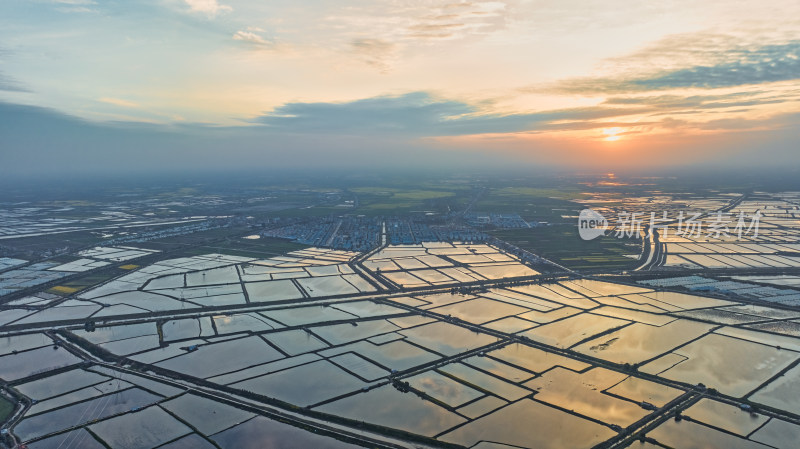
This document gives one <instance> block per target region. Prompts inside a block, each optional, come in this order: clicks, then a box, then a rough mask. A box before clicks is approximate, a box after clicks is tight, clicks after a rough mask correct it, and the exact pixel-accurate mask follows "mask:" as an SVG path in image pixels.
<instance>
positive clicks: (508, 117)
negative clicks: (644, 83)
mask: <svg viewBox="0 0 800 449" xmlns="http://www.w3.org/2000/svg"><path fill="white" fill-rule="evenodd" d="M651 111H653V109H652V108H641V107H632V108H608V107H586V108H571V109H560V110H551V111H542V112H533V113H524V114H487V113H483V112H481V111H480V110H479V109H478V108H476V107H475V106H473V105H470V104H468V103H464V102H460V101H455V100H446V99H438V98H435V97H433V96H431V95H430V94H428V93H426V92H412V93H408V94H405V95H399V96H381V97H373V98H367V99H362V100H356V101H351V102H344V103H288V104H285V105H283V106H280V107H278V108H276V109H274V110H273V111H271V112H270V113H268V114H266V115H263V116H261V117H258V118H256V119H255V120H254V121H255V122H256V123H261V124H263V125H265V126H267V127H269V128H270V129H273V130H276V131H282V132H290V133H329V134H363V135H378V134H381V135H395V136H411V137H424V136H453V135H469V134H485V133H515V132H528V131H536V130H546V129H554V128H556V127H557V128H566V127H567V126H565V125H564V124H558V125H557V122H564V121H587V120H598V119H604V118H611V117H623V116H626V115H633V114H642V113H646V112H651ZM598 126H600V125H598Z"/></svg>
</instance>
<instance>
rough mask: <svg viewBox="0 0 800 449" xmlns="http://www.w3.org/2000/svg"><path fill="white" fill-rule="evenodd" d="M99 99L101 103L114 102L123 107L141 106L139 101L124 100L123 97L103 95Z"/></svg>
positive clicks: (115, 104)
mask: <svg viewBox="0 0 800 449" xmlns="http://www.w3.org/2000/svg"><path fill="white" fill-rule="evenodd" d="M97 101H99V102H101V103H108V104H113V105H114V106H121V107H123V108H138V107H139V104H138V103H134V102H132V101H128V100H122V99H119V98H109V97H103V98H98V99H97Z"/></svg>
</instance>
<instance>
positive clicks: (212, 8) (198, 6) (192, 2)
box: [184, 0, 233, 17]
mask: <svg viewBox="0 0 800 449" xmlns="http://www.w3.org/2000/svg"><path fill="white" fill-rule="evenodd" d="M184 1H185V2H186V4H187V5H189V9H190V10H191V11H193V12H199V13H203V14H206V15H207V16H208V17H216V15H217V14H219V13H222V12H228V11H233V8H231V7H230V6H228V5H221V4H219V2H218V1H217V0H184Z"/></svg>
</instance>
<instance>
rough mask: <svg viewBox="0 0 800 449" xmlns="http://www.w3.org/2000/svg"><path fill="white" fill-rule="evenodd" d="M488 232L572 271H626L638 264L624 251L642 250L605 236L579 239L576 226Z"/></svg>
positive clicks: (630, 241)
mask: <svg viewBox="0 0 800 449" xmlns="http://www.w3.org/2000/svg"><path fill="white" fill-rule="evenodd" d="M489 233H490V234H491V235H493V236H495V237H497V238H499V239H501V240H505V241H507V242H509V243H512V244H514V245H516V246H518V247H520V248H523V249H526V250H528V251H530V252H532V253H534V254H538V255H540V256H542V257H545V258H547V259H550V260H552V261H554V262H557V263H560V264H561V265H564V266H565V267H567V268H571V269H573V270H584V271H592V270H627V269H631V268H635V267H636V266H638V265H639V263H638V261H637V260H636V259H631V258H629V257H625V255H626V254H636V255H638V254H639V253H640V252H641V242H640V241H634V240H629V239H618V238H615V237H610V236H605V237H600V238H597V239H594V240H591V241H585V240H581V238H580V237H579V236H578V229H577V227H576V225H573V224H570V225H554V226H540V227H536V228H530V229H511V230H498V231H490V232H489Z"/></svg>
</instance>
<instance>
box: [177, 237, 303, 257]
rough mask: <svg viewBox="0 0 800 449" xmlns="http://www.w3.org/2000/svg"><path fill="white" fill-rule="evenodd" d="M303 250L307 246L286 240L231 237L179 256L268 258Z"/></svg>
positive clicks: (184, 252) (195, 248)
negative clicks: (224, 255) (217, 255)
mask: <svg viewBox="0 0 800 449" xmlns="http://www.w3.org/2000/svg"><path fill="white" fill-rule="evenodd" d="M303 248H308V245H303V244H302V243H294V242H291V241H289V240H286V239H278V238H270V237H266V238H265V237H261V238H260V239H256V240H248V239H244V238H241V237H231V238H230V239H228V240H226V241H224V242H219V243H216V244H209V245H202V246H195V247H192V248H187V249H186V250H184V251H181V256H184V257H188V256H198V255H201V254H210V253H222V254H227V255H231V256H241V257H258V258H269V257H273V256H279V255H281V254H286V253H288V252H290V251H297V250H300V249H303Z"/></svg>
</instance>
